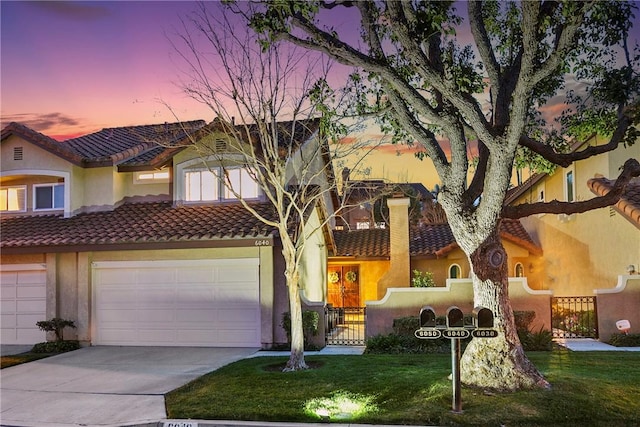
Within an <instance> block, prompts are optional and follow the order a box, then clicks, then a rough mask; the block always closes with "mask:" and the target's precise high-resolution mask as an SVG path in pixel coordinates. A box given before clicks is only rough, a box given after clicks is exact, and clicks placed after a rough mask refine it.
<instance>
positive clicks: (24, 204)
mask: <svg viewBox="0 0 640 427" xmlns="http://www.w3.org/2000/svg"><path fill="white" fill-rule="evenodd" d="M11 190H18V191H19V190H22V206H18V207H19V209H9V193H10V191H11ZM0 192H2V193H4V192H6V196H4V197H3V196H1V195H0V199H2V205H1V206H0V212H6V213H14V212H26V211H27V186H26V185H7V186H5V187H0ZM16 199H17V202H18V204H19V202H20V199H21V198H20V196H18V195H16ZM5 202H6V205H7V207H6V209H5V207H4V204H5Z"/></svg>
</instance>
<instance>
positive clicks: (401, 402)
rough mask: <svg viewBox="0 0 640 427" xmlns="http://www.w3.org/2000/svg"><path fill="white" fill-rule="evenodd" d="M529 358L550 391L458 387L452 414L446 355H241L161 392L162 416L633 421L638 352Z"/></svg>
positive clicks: (639, 406) (638, 392) (486, 422)
mask: <svg viewBox="0 0 640 427" xmlns="http://www.w3.org/2000/svg"><path fill="white" fill-rule="evenodd" d="M529 357H530V358H531V359H532V361H533V362H534V363H535V364H536V366H538V368H539V369H540V370H541V371H542V372H543V373H544V374H545V376H546V377H547V379H548V380H549V381H550V382H551V383H552V385H553V388H552V389H551V390H535V391H524V392H518V393H511V394H495V393H491V392H488V391H483V390H477V389H467V388H463V390H462V408H463V413H462V414H453V413H452V412H451V382H450V381H449V380H448V379H447V376H448V375H449V373H450V363H451V360H450V359H451V356H450V355H449V354H429V355H410V354H401V355H362V356H310V357H307V358H306V360H307V363H309V364H313V365H315V368H314V369H311V370H308V371H303V372H295V373H282V372H280V371H278V369H277V368H278V366H279V365H282V364H283V363H284V362H285V361H286V358H282V357H258V358H252V359H245V360H242V361H240V362H236V363H233V364H231V365H228V366H226V367H223V368H221V369H219V370H217V371H215V372H212V373H210V374H208V375H205V376H204V377H201V378H199V379H197V380H196V381H194V382H192V383H190V384H187V385H185V386H184V387H182V388H180V389H177V390H174V391H172V392H171V393H169V394H168V395H167V396H166V402H167V403H166V404H167V413H168V416H169V418H177V419H186V418H191V419H223V420H253V421H302V422H318V421H322V420H324V421H332V422H355V423H377V424H409V425H411V424H413V425H482V426H501V425H506V426H544V425H547V426H558V425H563V426H581V425H590V426H597V425H602V426H612V425H615V426H625V425H626V426H632V425H634V426H637V425H638V422H639V418H638V414H640V399H638V396H640V352H575V353H574V352H569V351H566V350H554V351H552V352H540V353H530V354H529ZM305 405H306V407H307V410H305ZM358 405H360V406H358Z"/></svg>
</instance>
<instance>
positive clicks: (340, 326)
mask: <svg viewBox="0 0 640 427" xmlns="http://www.w3.org/2000/svg"><path fill="white" fill-rule="evenodd" d="M324 318H325V322H326V324H325V331H326V332H327V333H326V344H327V345H354V346H355V345H365V337H364V329H365V328H364V327H365V322H366V319H367V314H366V307H330V306H328V307H326V308H325V317H324Z"/></svg>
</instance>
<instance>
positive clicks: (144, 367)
mask: <svg viewBox="0 0 640 427" xmlns="http://www.w3.org/2000/svg"><path fill="white" fill-rule="evenodd" d="M257 350H258V349H257V348H200V347H88V348H83V349H80V350H76V351H72V352H69V353H65V354H61V355H58V356H54V357H49V358H46V359H42V360H38V361H35V362H31V363H26V364H23V365H18V366H12V367H10V368H5V369H3V370H2V371H0V380H1V381H0V389H1V395H0V409H1V411H0V423H1V424H2V425H3V426H5V425H10V426H53V425H83V426H87V425H102V426H109V425H113V426H115V425H123V424H133V423H145V422H153V421H158V420H161V419H164V418H166V412H165V405H164V394H165V393H167V392H169V391H171V390H173V389H175V388H177V387H180V386H181V385H183V384H186V383H188V382H189V381H191V380H193V379H195V378H198V377H200V376H202V375H204V374H206V373H207V372H211V371H213V370H215V369H218V368H220V367H222V366H224V365H227V364H229V363H232V362H235V361H237V360H240V359H243V358H245V357H248V356H250V355H251V354H253V353H255V352H256V351H257Z"/></svg>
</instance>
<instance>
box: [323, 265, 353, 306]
mask: <svg viewBox="0 0 640 427" xmlns="http://www.w3.org/2000/svg"><path fill="white" fill-rule="evenodd" d="M328 271H329V274H328V284H327V291H328V292H327V296H328V302H329V303H330V304H331V305H333V306H334V307H359V306H360V274H359V273H360V272H359V269H358V266H357V265H333V266H329V269H328Z"/></svg>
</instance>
